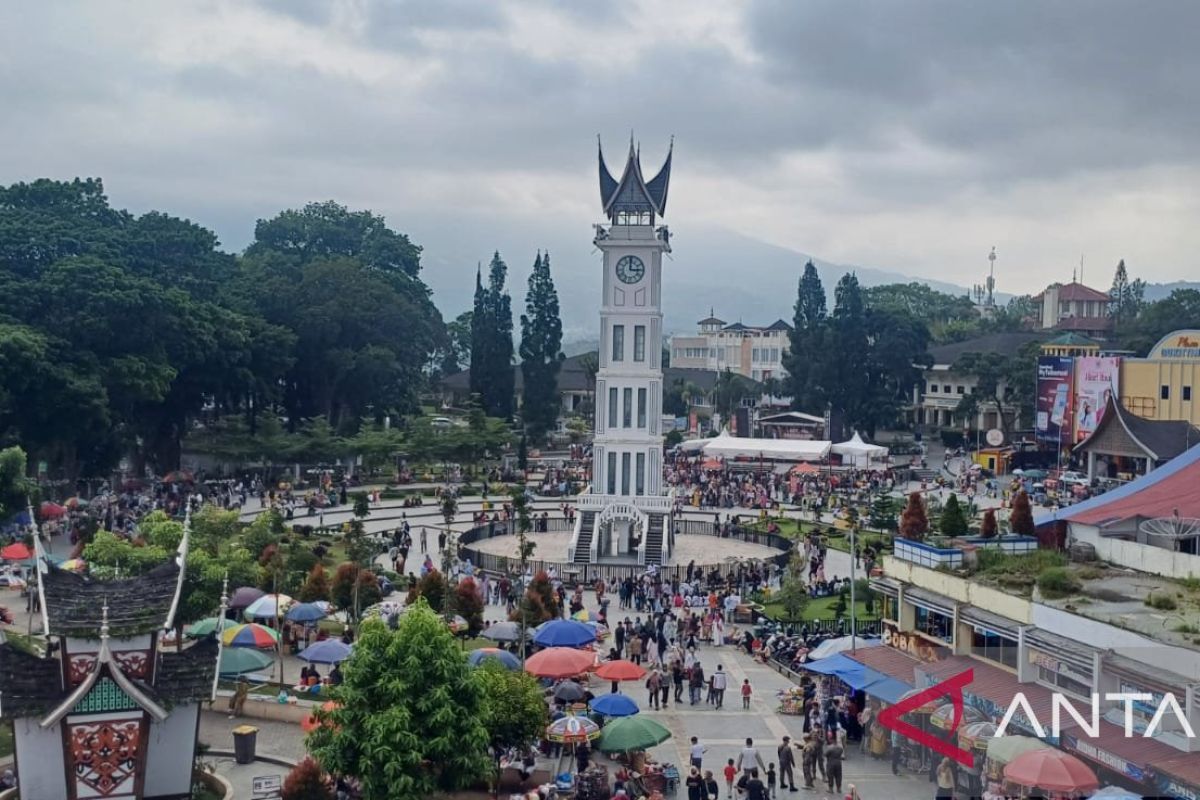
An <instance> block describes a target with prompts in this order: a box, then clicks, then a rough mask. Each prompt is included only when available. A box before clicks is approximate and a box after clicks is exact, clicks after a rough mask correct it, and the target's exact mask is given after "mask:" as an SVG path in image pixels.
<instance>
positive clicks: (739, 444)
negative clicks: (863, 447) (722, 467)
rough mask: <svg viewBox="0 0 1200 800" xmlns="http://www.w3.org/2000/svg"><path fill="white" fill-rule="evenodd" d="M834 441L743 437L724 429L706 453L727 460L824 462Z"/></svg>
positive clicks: (710, 443) (712, 441)
mask: <svg viewBox="0 0 1200 800" xmlns="http://www.w3.org/2000/svg"><path fill="white" fill-rule="evenodd" d="M831 444H832V443H831V442H824V441H814V440H812V439H743V438H741V437H738V436H730V435H729V434H728V433H725V432H722V433H721V435H720V436H718V437H716V438H715V439H711V440H709V441H708V443H706V444H705V445H704V455H706V456H712V457H714V458H726V459H733V458H762V459H773V460H779V461H820V460H822V459H824V458H825V457H827V456H828V455H829V448H830V446H831Z"/></svg>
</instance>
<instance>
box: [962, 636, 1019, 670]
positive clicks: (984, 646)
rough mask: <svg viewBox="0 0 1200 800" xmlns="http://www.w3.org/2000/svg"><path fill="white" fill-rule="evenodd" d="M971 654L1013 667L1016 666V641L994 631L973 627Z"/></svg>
mask: <svg viewBox="0 0 1200 800" xmlns="http://www.w3.org/2000/svg"><path fill="white" fill-rule="evenodd" d="M971 654H972V655H976V656H979V657H980V658H986V659H988V660H989V661H996V662H999V663H1001V664H1004V665H1006V666H1009V667H1012V668H1013V669H1016V667H1017V643H1016V641H1015V640H1014V639H1010V638H1008V637H1007V636H1001V635H1000V634H998V633H995V632H994V631H989V630H985V629H983V628H975V629H974V637H973V639H972V641H971Z"/></svg>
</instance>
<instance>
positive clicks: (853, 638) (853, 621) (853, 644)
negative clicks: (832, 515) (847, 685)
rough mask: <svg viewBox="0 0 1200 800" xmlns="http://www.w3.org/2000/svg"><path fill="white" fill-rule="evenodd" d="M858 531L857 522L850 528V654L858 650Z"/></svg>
mask: <svg viewBox="0 0 1200 800" xmlns="http://www.w3.org/2000/svg"><path fill="white" fill-rule="evenodd" d="M857 531H858V522H854V523H853V524H852V525H851V526H850V652H851V653H853V652H854V651H855V650H857V649H858V636H857V632H858V631H857V629H858V624H857V619H858V618H857V616H856V613H855V608H854V581H855V571H854V570H855V566H856V562H857V560H858V559H856V558H855V557H854V546H855V541H856V539H855V533H856V532H857Z"/></svg>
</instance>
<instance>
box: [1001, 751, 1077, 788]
mask: <svg viewBox="0 0 1200 800" xmlns="http://www.w3.org/2000/svg"><path fill="white" fill-rule="evenodd" d="M1004 779H1005V780H1006V781H1012V782H1013V783H1018V784H1020V785H1021V786H1028V787H1031V788H1037V789H1047V790H1049V791H1051V792H1070V793H1071V794H1080V793H1082V792H1092V791H1095V790H1096V789H1098V788H1099V787H1100V781H1099V780H1097V779H1096V773H1095V772H1092V768H1091V767H1089V766H1088V765H1087V764H1084V763H1083V762H1082V761H1080V760H1079V759H1078V758H1076V757H1075V756H1073V755H1071V754H1070V753H1064V752H1063V751H1062V750H1030V751H1029V752H1027V753H1022V754H1021V755H1019V756H1017V757H1016V758H1014V759H1013V760H1012V761H1010V762H1009V763H1008V766H1006V767H1005V768H1004Z"/></svg>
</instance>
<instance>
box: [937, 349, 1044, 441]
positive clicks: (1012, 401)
mask: <svg viewBox="0 0 1200 800" xmlns="http://www.w3.org/2000/svg"><path fill="white" fill-rule="evenodd" d="M1038 352H1039V343H1038V342H1031V343H1029V344H1028V345H1026V346H1024V347H1022V348H1021V349H1020V350H1019V351H1018V352H1017V353H1016V354H1015V355H1013V356H1006V355H1004V354H1002V353H974V352H968V353H963V354H962V355H961V356H959V358H958V360H957V361H955V362H954V370H955V372H957V373H959V374H966V375H974V376H975V379H976V383H975V388H974V390H973V391H971V392H970V393H969V394H965V395H963V396H962V398H961V399H960V400H959V401H958V406H957V407H956V408H955V413H957V414H961V415H962V416H963V417H964V419H966V420H968V421H969V420H973V419H974V418H975V417H976V415H977V414H978V413H979V411H980V409H986V408H988V407H991V409H992V410H994V411H995V412H996V419H997V420H998V427H999V428H1000V430H1001V431H1007V430H1008V429H1009V424H1010V422H1011V421H1012V419H1013V412H1014V411H1015V412H1016V413H1017V414H1018V415H1021V416H1023V417H1024V418H1025V419H1033V416H1032V414H1033V402H1034V381H1032V380H1030V378H1029V376H1030V375H1033V374H1034V373H1035V371H1036V368H1037V356H1038Z"/></svg>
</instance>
